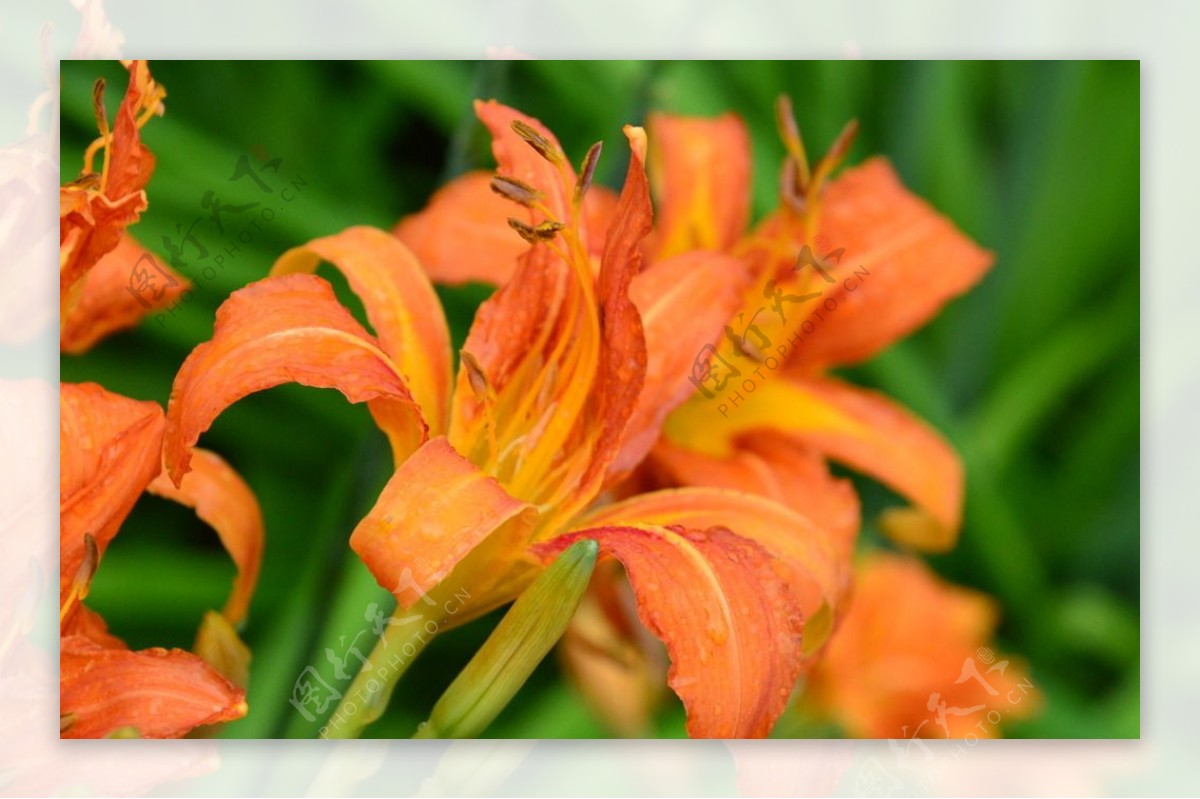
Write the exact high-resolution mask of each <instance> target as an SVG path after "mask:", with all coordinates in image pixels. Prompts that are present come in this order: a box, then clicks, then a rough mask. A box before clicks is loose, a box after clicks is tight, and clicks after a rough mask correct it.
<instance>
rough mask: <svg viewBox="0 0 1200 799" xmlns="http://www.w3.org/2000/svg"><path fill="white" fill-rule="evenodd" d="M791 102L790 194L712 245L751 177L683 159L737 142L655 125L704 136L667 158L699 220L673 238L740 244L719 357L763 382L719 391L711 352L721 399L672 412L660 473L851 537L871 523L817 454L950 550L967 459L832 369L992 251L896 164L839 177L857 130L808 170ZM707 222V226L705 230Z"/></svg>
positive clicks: (889, 518) (917, 537) (698, 129)
mask: <svg viewBox="0 0 1200 799" xmlns="http://www.w3.org/2000/svg"><path fill="white" fill-rule="evenodd" d="M779 111H780V126H781V130H782V133H783V138H784V142H785V144H786V145H787V149H788V158H787V160H786V162H785V164H784V167H783V176H782V178H783V179H782V181H781V200H782V201H781V204H780V207H779V208H778V209H777V210H776V211H774V212H772V213H771V214H770V215H768V216H767V217H766V218H765V219H764V220H762V222H760V223H759V224H758V225H757V226H756V227H755V228H754V229H753V230H752V231H751V232H750V233H748V234H747V235H746V236H744V237H742V238H741V239H739V240H736V241H731V240H730V238H729V237H728V236H727V235H726V236H724V237H717V238H714V237H713V236H712V235H710V236H709V237H708V238H707V239H703V238H700V237H699V236H698V235H697V234H696V233H695V232H694V231H696V230H709V229H713V230H718V231H724V230H727V229H728V228H729V227H730V224H731V220H733V219H735V218H737V214H739V213H740V211H739V209H740V206H738V205H734V206H732V207H733V210H732V211H731V210H730V204H729V203H728V201H724V202H723V203H719V202H716V201H714V199H713V198H716V197H721V198H724V197H727V196H734V197H746V196H747V195H748V192H749V189H750V187H749V183H748V182H747V181H745V180H741V179H740V178H739V175H741V174H742V173H741V172H740V171H738V170H731V169H728V168H714V169H713V170H712V178H711V180H712V181H713V182H714V183H717V186H716V187H715V188H709V189H708V190H707V191H705V192H697V191H695V190H689V188H688V187H690V186H693V185H694V184H696V183H697V180H696V178H695V177H694V174H693V173H694V171H695V169H696V166H695V164H694V162H693V161H690V160H688V159H687V158H686V157H685V155H680V154H678V153H679V152H680V151H681V152H682V153H684V154H686V153H687V152H688V151H689V149H690V150H695V149H701V150H704V149H706V148H707V149H715V148H717V147H718V146H722V147H724V148H730V147H736V146H737V142H736V141H735V140H734V138H733V137H732V136H731V135H730V134H729V132H728V131H725V130H722V129H721V128H720V127H718V126H716V125H713V124H709V125H697V124H696V123H695V122H694V121H693V120H689V119H680V118H675V117H666V116H663V117H657V118H656V119H654V120H652V122H651V130H655V129H656V127H655V126H656V125H657V126H658V127H660V128H665V129H668V130H673V131H675V132H676V136H677V137H679V138H684V139H690V140H692V141H691V144H690V145H688V146H683V147H681V148H679V149H678V150H677V151H675V152H673V151H670V150H665V151H664V153H663V156H664V157H663V166H662V170H663V172H664V174H665V175H666V178H665V180H666V183H667V184H668V185H669V186H670V185H674V186H676V187H680V188H679V191H677V192H676V194H675V195H673V196H674V197H675V198H676V199H674V200H673V202H681V203H683V204H685V205H686V206H688V207H689V208H691V209H692V210H691V212H690V215H689V216H688V219H690V220H693V221H692V222H691V227H690V228H688V229H687V231H685V232H684V233H678V232H675V231H667V232H664V233H663V234H662V237H663V239H664V240H666V239H670V240H680V239H684V240H689V235H690V243H691V245H693V246H709V244H710V243H711V242H716V246H723V247H725V248H727V249H728V250H729V251H731V252H733V253H735V254H737V255H738V257H739V258H740V259H741V260H742V261H743V262H744V263H745V264H747V265H748V266H749V268H750V270H751V273H752V274H753V276H754V277H753V280H752V283H751V287H750V288H749V289H748V290H747V293H746V297H745V301H744V304H743V307H742V308H741V309H740V311H739V313H738V315H737V316H735V317H733V318H731V320H730V328H728V329H727V338H726V340H724V341H723V342H722V346H721V347H719V348H718V350H717V352H716V354H715V355H714V358H721V359H723V360H724V363H726V364H733V365H734V368H740V369H741V371H742V372H743V376H745V374H746V373H749V377H750V379H748V380H744V381H741V382H739V381H738V380H736V379H735V380H733V381H730V382H729V385H728V386H722V387H721V388H722V389H724V391H725V392H726V393H725V394H721V390H720V389H718V388H717V387H718V385H720V383H721V382H722V378H721V377H720V376H719V375H716V374H714V372H713V371H712V369H710V368H709V367H710V366H711V367H713V369H715V368H716V364H715V363H713V362H710V363H709V364H705V365H701V363H700V361H698V362H697V363H698V369H697V374H696V375H695V377H697V383H698V384H702V385H703V391H704V393H706V394H708V396H709V397H711V399H710V398H706V397H703V396H701V395H699V394H697V395H696V396H694V397H693V398H692V399H691V400H690V401H689V402H688V403H687V404H686V405H685V406H683V407H681V408H679V409H678V410H676V411H675V412H674V413H673V414H672V417H671V418H670V419H668V421H667V424H666V426H665V428H664V440H663V442H662V443H661V444H660V445H659V446H658V447H657V448H656V450H655V452H654V454H653V455H652V457H651V459H650V463H649V468H650V469H652V470H653V471H654V472H655V473H656V474H657V476H658V479H659V481H660V482H665V484H667V485H676V484H681V483H682V484H694V485H720V486H725V487H732V488H738V489H741V490H748V491H755V492H757V493H763V494H765V495H767V496H775V497H777V498H780V499H782V500H783V501H787V502H789V503H790V504H792V505H793V506H795V507H801V508H805V509H807V510H808V512H809V513H810V515H813V517H814V518H815V519H816V520H818V521H820V522H822V523H824V524H827V525H829V526H830V527H831V528H832V529H835V530H839V531H841V532H842V533H843V534H844V538H843V540H844V541H845V542H846V543H847V544H848V545H849V544H852V542H853V538H854V536H855V534H856V532H857V526H858V524H857V522H858V520H857V510H856V508H855V507H854V506H855V505H856V499H855V498H854V495H853V493H852V492H851V491H850V490H849V488H848V486H847V485H846V484H845V483H844V482H843V481H839V480H834V479H832V478H831V477H830V476H829V474H828V472H827V471H826V470H825V469H824V468H822V466H821V465H820V461H821V460H822V459H823V458H828V459H831V460H834V461H838V462H840V463H842V464H845V465H847V466H849V467H851V468H853V469H856V470H858V471H861V472H863V473H865V474H868V475H870V476H872V477H874V478H876V479H878V480H879V481H880V482H882V483H883V484H885V485H887V486H888V487H889V488H891V489H892V490H894V491H896V492H897V493H899V494H900V495H902V496H904V497H905V498H907V499H908V500H910V501H911V502H912V503H913V506H912V507H908V508H893V509H890V510H888V511H885V513H884V514H883V516H882V517H881V519H880V526H881V528H882V529H883V530H884V531H885V532H886V533H888V534H889V535H890V536H891V537H892V538H893V539H894V540H896V541H898V542H900V543H902V544H904V545H907V546H912V547H916V548H918V549H927V550H935V551H940V550H945V549H948V548H950V547H951V546H953V544H954V541H955V539H956V537H957V534H958V528H959V524H960V520H961V506H962V483H963V475H962V466H961V463H960V462H959V459H958V457H957V455H956V454H955V453H954V451H953V449H952V448H951V447H950V445H949V444H948V443H946V442H945V441H944V440H943V439H942V438H941V436H939V435H938V434H937V433H936V432H934V431H933V430H932V429H930V428H929V427H928V426H927V425H925V424H924V423H923V422H921V421H920V420H919V419H917V418H916V417H915V416H913V415H912V414H911V413H910V412H908V411H907V410H905V409H904V408H902V407H900V406H898V405H897V404H896V403H894V402H892V401H891V400H890V399H888V398H886V397H884V396H882V395H881V394H878V393H876V392H871V391H866V390H863V389H860V388H857V387H855V386H852V385H850V384H848V383H845V382H842V381H839V380H836V379H833V378H831V377H828V376H827V375H826V371H827V370H828V369H829V368H831V367H836V366H842V365H848V364H852V363H856V362H858V361H862V360H864V359H866V358H869V357H870V356H872V355H874V354H876V353H877V352H879V351H880V350H882V349H883V348H884V347H886V346H887V345H888V344H891V343H893V342H894V341H896V340H897V339H899V338H901V337H902V336H904V335H906V334H908V333H909V332H911V331H912V330H914V329H915V328H916V327H918V326H919V325H921V324H923V323H924V322H926V321H928V320H929V319H930V318H931V317H932V316H933V315H934V314H935V313H936V312H937V311H938V309H940V308H941V306H942V305H943V304H944V303H946V302H947V301H948V300H950V299H952V298H953V297H955V296H957V295H958V294H960V293H962V292H963V291H965V290H967V289H968V288H970V286H972V285H973V284H974V283H975V282H976V281H978V280H979V279H980V278H981V277H982V276H983V274H984V273H985V272H986V271H987V269H988V267H989V266H990V265H991V263H992V255H991V254H990V253H988V252H986V251H984V250H982V249H980V248H979V247H978V246H977V245H975V244H974V243H973V242H972V241H970V240H969V239H967V238H966V237H965V236H963V235H962V234H961V233H959V232H958V231H957V230H956V229H955V228H954V226H953V225H952V224H951V223H950V222H949V221H948V220H946V219H945V218H944V217H942V216H940V215H938V214H937V213H936V212H935V211H934V210H933V209H931V208H930V207H929V206H928V205H926V204H925V203H924V202H922V201H921V200H919V199H918V198H916V197H915V196H913V195H912V194H910V193H909V192H908V191H907V190H906V189H905V188H904V187H903V186H902V185H901V183H900V181H899V179H898V178H897V176H896V173H895V171H894V170H893V169H892V167H891V166H890V165H889V164H888V163H887V162H886V161H885V160H883V159H880V158H875V159H872V160H870V161H868V162H866V163H865V164H863V165H861V166H858V167H854V168H851V169H848V170H846V172H845V173H843V174H842V175H841V176H840V177H838V178H836V179H834V180H830V179H829V178H830V176H831V174H832V172H833V171H834V170H835V169H836V167H837V166H838V164H839V163H840V162H841V160H842V158H843V157H844V156H845V154H846V152H847V150H848V149H849V144H850V141H851V138H852V136H853V133H854V130H855V128H854V126H853V125H849V126H847V128H846V130H845V131H844V132H843V134H842V136H841V137H839V139H838V141H837V142H835V144H834V146H833V147H832V148H831V149H830V152H829V154H828V155H826V156H825V158H823V159H822V160H821V161H820V162H818V164H817V165H816V167H815V168H814V169H810V167H809V165H808V161H807V157H806V155H805V152H804V146H803V144H802V142H801V140H800V134H799V131H798V130H797V129H796V127H795V125H794V122H793V120H792V117H791V108H790V104H788V103H787V102H786V100H784V101H781V103H780V109H779ZM725 151H726V152H728V149H726V150H725ZM733 152H734V153H737V154H736V155H734V156H733V160H735V161H737V160H742V161H748V159H749V154H748V152H744V151H742V152H740V153H738V151H737V150H736V149H735V150H734V151H733ZM679 192H683V196H682V197H680V196H679ZM668 196H672V195H668ZM694 220H707V223H708V227H707V228H706V227H704V226H703V225H701V224H699V223H696V222H695V221H694ZM688 231H692V232H691V233H690V234H689V233H688ZM814 261H815V263H814ZM827 281H828V282H827ZM806 298H807V299H806ZM804 302H811V303H812V304H810V305H805V304H803V303H804ZM751 325H757V327H756V328H754V329H751ZM768 342H769V343H768ZM763 377H765V379H762V378H763ZM726 379H727V378H726ZM709 381H711V382H709ZM714 389H715V390H714ZM742 391H745V393H744V394H743V393H741V392H742ZM751 392H753V394H752V395H751ZM735 394H736V397H735V396H733V395H735ZM766 436H771V437H773V438H774V439H775V442H769V441H768V440H767V439H766V438H765V437H766ZM780 443H785V444H786V447H785V448H781V447H780V446H779V444H780ZM788 449H790V450H791V452H788V451H787V450H788ZM747 467H749V468H747ZM781 486H786V489H785V490H781V488H780V487H781ZM797 486H800V488H799V489H798V490H796V487H797ZM818 493H821V494H825V495H826V496H825V497H824V498H818V497H816V496H815V494H818Z"/></svg>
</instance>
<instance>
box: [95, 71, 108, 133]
mask: <svg viewBox="0 0 1200 799" xmlns="http://www.w3.org/2000/svg"><path fill="white" fill-rule="evenodd" d="M92 112H93V113H94V114H95V115H96V126H97V127H99V128H100V135H101V136H107V135H108V111H107V110H105V108H104V78H96V82H95V83H94V84H92Z"/></svg>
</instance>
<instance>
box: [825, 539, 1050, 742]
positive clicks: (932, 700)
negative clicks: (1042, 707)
mask: <svg viewBox="0 0 1200 799" xmlns="http://www.w3.org/2000/svg"><path fill="white" fill-rule="evenodd" d="M856 575H857V579H856V581H855V589H854V597H853V600H852V601H851V603H850V607H849V609H848V611H847V612H846V615H845V617H844V619H843V621H842V625H841V627H839V629H838V633H837V635H836V636H834V637H833V638H832V639H831V640H830V642H829V646H828V647H826V652H825V656H824V658H823V659H822V660H821V662H820V663H819V664H818V665H817V666H816V668H815V670H814V671H813V672H812V674H811V675H810V677H809V681H808V685H807V689H806V693H805V708H806V710H808V711H810V712H812V713H814V714H816V715H818V716H820V717H821V718H826V719H829V720H832V721H835V722H836V723H838V724H839V725H841V727H842V728H843V729H844V730H845V731H846V732H847V733H848V734H850V735H852V736H854V737H857V738H912V737H917V736H919V737H923V738H964V737H967V736H968V735H974V736H978V737H980V738H991V737H995V736H997V735H998V734H999V732H1000V725H1001V724H1002V723H1003V722H1004V721H1008V720H1012V719H1019V718H1024V717H1026V716H1028V715H1029V714H1030V713H1032V712H1034V711H1035V710H1036V708H1037V706H1038V704H1039V702H1040V692H1039V691H1038V690H1037V689H1036V688H1035V687H1034V686H1033V684H1032V682H1030V680H1029V678H1028V676H1027V674H1026V672H1025V669H1024V668H1023V667H1022V666H1020V665H1018V664H1017V663H1015V662H1013V661H1011V660H1009V659H1007V658H1006V657H1004V656H1003V655H1000V654H998V653H996V652H994V651H993V650H992V649H991V644H990V639H991V636H992V633H993V631H994V630H995V627H996V620H997V615H998V614H997V609H996V605H995V603H994V602H993V601H992V600H991V599H990V598H989V597H987V596H985V595H984V594H981V593H978V592H976V591H971V590H968V589H965V588H960V587H958V586H954V585H951V584H949V583H946V582H944V581H942V580H941V579H939V578H938V577H937V576H936V575H935V574H934V573H933V572H932V571H931V570H930V569H929V567H928V566H926V565H925V564H924V563H922V562H921V561H920V560H917V559H915V558H912V557H905V556H900V555H891V554H882V553H873V554H871V555H869V556H867V557H865V558H864V559H863V560H862V562H861V563H860V564H859V566H858V568H857V570H856Z"/></svg>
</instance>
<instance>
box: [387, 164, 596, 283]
mask: <svg viewBox="0 0 1200 799" xmlns="http://www.w3.org/2000/svg"><path fill="white" fill-rule="evenodd" d="M492 174H493V173H492V172H486V171H476V172H468V173H467V174H465V175H463V176H461V177H458V178H455V179H454V180H452V181H450V182H449V183H448V184H446V185H445V186H443V187H442V188H440V189H438V190H437V192H435V193H434V195H433V197H432V198H431V199H430V201H429V204H428V205H427V206H425V208H424V209H422V210H421V211H419V212H418V213H415V214H412V215H411V216H406V217H404V218H403V219H401V220H400V222H399V223H398V224H397V225H396V227H395V230H393V233H394V234H395V235H396V237H397V238H399V239H400V241H402V242H404V244H405V245H406V246H407V247H408V248H409V249H410V250H412V252H413V255H415V256H416V257H417V260H419V261H420V262H421V266H423V267H424V268H425V272H426V273H427V274H428V275H429V278H430V279H431V280H432V281H433V282H434V283H442V284H445V285H450V286H458V285H462V284H463V283H487V284H489V285H493V286H503V285H504V284H505V283H507V282H508V281H509V280H510V279H511V278H512V275H513V272H515V271H516V269H517V259H519V258H520V257H521V255H523V254H524V253H525V251H526V250H528V249H529V245H528V244H527V243H526V242H525V241H524V240H523V239H522V238H521V237H520V236H518V235H516V234H515V233H514V232H513V229H512V228H511V227H509V226H508V218H509V217H511V216H514V215H516V211H517V210H518V208H517V207H516V206H515V205H513V203H512V201H511V200H506V199H504V198H503V197H501V196H500V195H499V194H497V193H496V192H494V191H492V189H491V182H492ZM616 204H617V195H616V194H614V193H613V192H612V190H610V189H608V188H606V187H604V186H597V185H595V184H593V185H592V187H591V188H590V189H589V190H588V193H587V194H586V195H585V196H584V198H583V225H584V228H585V229H586V230H587V243H588V253H589V254H590V255H591V256H592V257H593V258H597V259H598V258H599V257H600V254H601V253H602V252H603V251H604V237H605V233H606V231H607V230H608V223H609V221H610V219H611V218H612V214H613V211H614V210H615V208H616Z"/></svg>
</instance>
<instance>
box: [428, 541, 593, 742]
mask: <svg viewBox="0 0 1200 799" xmlns="http://www.w3.org/2000/svg"><path fill="white" fill-rule="evenodd" d="M599 551H600V547H599V545H598V544H597V543H596V542H595V541H590V540H583V541H578V542H576V543H575V544H573V545H572V546H571V547H570V548H568V549H567V550H566V551H565V552H563V553H562V554H561V555H559V556H558V559H557V560H555V561H554V563H552V564H551V565H550V567H549V568H547V569H546V570H545V571H544V572H542V573H541V574H540V575H539V576H538V578H537V579H536V580H534V581H533V584H532V585H530V586H529V588H528V589H526V590H525V593H523V594H521V596H520V597H518V598H517V601H516V602H514V603H513V606H512V607H511V608H510V609H509V611H508V613H506V614H505V615H504V618H503V619H501V620H500V624H499V625H497V627H496V629H495V630H494V631H493V632H492V634H491V635H490V636H489V637H488V639H487V641H486V642H484V644H483V646H482V647H481V648H480V650H479V651H478V652H477V653H476V654H475V657H473V658H471V662H470V663H468V664H467V667H466V668H465V669H463V670H462V672H461V673H460V674H459V675H458V677H456V678H455V680H454V682H453V683H451V684H450V687H449V688H447V689H446V692H445V693H444V694H442V697H441V699H439V700H438V701H437V704H436V705H434V708H433V713H432V714H430V716H429V721H427V722H425V723H424V724H422V725H421V726H420V728H418V730H417V734H416V735H415V736H413V737H415V738H473V737H475V736H477V735H479V734H480V733H481V732H483V731H484V730H485V729H486V728H487V726H488V725H489V724H491V723H492V721H493V720H494V719H495V718H496V716H498V715H500V711H502V710H503V709H504V708H505V707H506V706H507V705H508V703H509V702H510V701H512V698H513V697H514V696H516V693H517V691H519V690H520V689H521V686H522V685H524V684H525V681H526V680H528V679H529V675H531V674H532V673H533V670H534V669H535V668H537V666H538V664H539V663H541V662H542V659H543V658H545V657H546V654H547V653H548V652H549V651H550V649H551V647H553V646H554V644H555V643H556V642H557V641H558V639H559V638H561V637H562V634H563V633H564V632H565V631H566V629H567V624H568V623H570V621H571V617H572V616H574V615H575V610H576V608H578V607H579V602H580V600H581V599H583V594H584V592H585V591H586V590H587V587H588V582H589V581H590V580H591V576H592V570H593V569H594V568H595V567H596V558H597V556H598V555H599Z"/></svg>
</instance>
